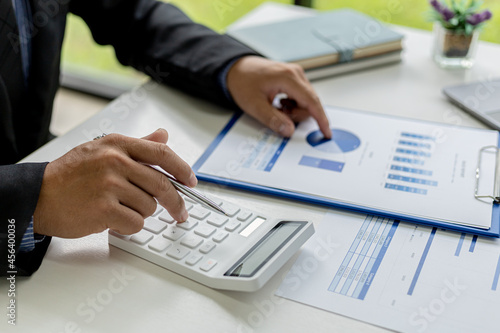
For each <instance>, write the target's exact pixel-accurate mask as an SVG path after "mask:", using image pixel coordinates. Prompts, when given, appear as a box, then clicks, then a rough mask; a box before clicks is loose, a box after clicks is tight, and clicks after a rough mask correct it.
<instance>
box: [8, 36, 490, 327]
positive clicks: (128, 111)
mask: <svg viewBox="0 0 500 333" xmlns="http://www.w3.org/2000/svg"><path fill="white" fill-rule="evenodd" d="M397 29H398V30H400V31H401V32H403V33H404V34H405V35H406V38H405V42H404V44H405V51H404V54H403V62H402V63H401V64H397V65H391V66H388V67H382V68H377V69H371V70H366V71H363V72H358V73H352V74H348V75H343V76H338V77H332V78H329V79H325V80H321V81H316V82H314V83H313V84H314V87H315V88H316V91H317V93H318V94H319V96H320V98H321V99H322V101H323V102H324V103H325V104H330V105H337V106H342V107H348V108H355V109H363V110H369V111H374V112H379V113H386V114H392V115H400V116H407V117H411V118H418V119H425V120H431V121H437V122H443V123H451V124H456V125H460V126H462V125H463V126H475V127H483V125H481V123H479V122H478V121H476V120H475V119H473V118H471V117H470V116H469V115H467V114H465V113H464V112H462V111H460V110H459V109H457V108H456V107H454V106H452V105H451V104H450V103H448V102H447V100H446V99H445V97H444V96H443V95H442V93H441V88H442V87H443V86H445V85H449V84H459V83H464V82H469V81H473V80H488V79H490V78H492V77H494V76H495V75H496V76H500V66H499V64H498V59H500V46H497V45H493V44H488V43H481V44H480V46H479V50H478V55H477V63H476V65H475V66H474V67H473V69H471V70H443V69H440V68H438V67H437V66H436V65H435V64H434V63H433V61H432V60H431V56H430V53H431V41H432V38H431V34H430V33H429V32H423V31H418V30H413V29H408V28H397ZM146 88H147V89H146ZM230 117H231V113H230V112H229V111H227V110H223V109H220V108H218V107H216V106H213V105H211V104H208V103H206V102H204V101H200V100H197V99H195V98H193V97H190V96H187V95H184V94H183V93H180V92H178V91H175V90H172V89H168V88H164V87H160V86H157V85H154V84H153V85H147V86H145V87H141V88H138V89H135V90H133V91H132V92H130V93H128V94H125V95H123V96H122V97H120V98H119V99H117V100H115V101H114V102H112V103H111V104H110V105H109V106H108V107H106V108H105V109H104V110H102V112H100V113H98V114H97V115H96V116H94V117H93V118H91V119H90V120H88V121H87V122H85V123H84V124H82V125H81V126H78V127H77V128H75V129H74V130H72V131H71V132H70V133H68V134H67V135H64V136H62V137H60V138H58V139H56V140H54V141H52V142H51V143H49V144H47V145H46V146H44V147H43V148H41V149H40V150H38V151H37V152H35V153H34V154H32V155H31V156H29V157H28V159H27V160H29V161H46V160H49V161H50V160H53V159H55V158H56V157H58V156H60V155H62V154H63V153H65V152H66V151H68V150H69V149H70V148H71V147H73V146H75V145H77V144H79V143H81V142H84V141H87V140H90V139H92V138H93V137H94V136H96V135H98V134H100V133H102V132H107V133H109V132H117V133H123V134H127V135H130V136H143V135H146V134H148V133H150V132H152V131H154V130H155V129H157V128H158V127H163V128H166V129H167V130H168V132H169V134H170V140H169V144H170V146H171V147H172V148H173V149H174V150H175V151H176V152H177V153H178V154H179V155H180V156H181V157H183V158H184V159H185V160H186V161H187V162H188V163H191V164H192V163H194V162H195V161H196V159H197V158H198V157H199V156H200V155H201V153H202V152H203V151H204V150H205V148H206V147H207V146H208V144H209V143H210V142H211V141H212V139H213V138H214V137H215V136H216V135H217V134H218V132H219V131H220V130H221V129H222V127H223V126H224V125H225V123H226V122H227V121H228V120H229V119H230ZM331 122H332V123H335V119H331ZM374 130H376V129H374ZM199 188H200V189H201V190H205V191H207V192H212V193H215V194H216V195H219V196H221V197H222V198H224V199H227V200H233V201H235V202H237V203H239V204H240V205H248V206H249V207H253V208H256V209H261V210H262V211H264V212H267V213H273V214H275V215H279V216H281V217H283V218H286V217H293V218H299V219H309V220H312V221H314V222H315V223H318V222H320V221H321V219H322V216H323V215H324V213H325V211H326V209H325V208H323V207H319V206H310V205H306V204H302V203H298V202H292V201H286V200H282V199H277V198H272V197H265V198H264V197H262V196H261V195H258V194H252V193H247V192H242V191H236V190H228V189H225V190H222V189H215V190H214V188H211V187H210V186H209V185H207V184H201V185H200V186H199ZM295 258H296V257H294V259H295ZM292 263H293V260H291V261H290V262H288V263H287V264H286V265H285V267H284V268H282V269H281V271H279V272H278V274H276V275H275V276H274V277H273V278H272V279H271V280H270V282H269V283H268V284H267V285H266V286H264V288H263V289H261V290H259V291H258V292H255V293H241V292H227V291H217V290H212V289H210V288H207V287H205V286H203V285H200V284H198V283H196V282H193V281H190V280H188V279H186V278H184V277H182V276H179V275H177V274H175V273H172V272H170V271H167V270H165V269H163V268H161V267H159V266H156V265H154V264H151V263H149V262H147V261H145V260H142V259H139V258H137V257H135V256H133V255H131V254H128V253H126V252H124V251H122V250H119V249H117V248H114V247H112V246H109V245H108V243H107V234H106V232H104V233H101V234H95V235H91V236H88V237H85V238H81V239H75V240H68V239H59V238H54V239H53V240H52V243H51V245H50V247H49V250H48V253H47V255H46V257H45V260H44V262H43V264H42V266H41V268H40V270H39V271H38V272H36V273H35V274H34V275H33V276H32V277H31V278H18V279H17V282H16V288H17V299H16V301H17V326H16V327H12V326H10V325H8V324H7V319H6V317H5V316H3V318H4V319H2V320H1V324H0V331H2V332H14V331H16V332H111V331H113V332H160V331H166V332H197V331H203V332H252V331H255V332H305V331H313V332H332V331H338V332H347V331H349V332H354V331H356V332H360V331H361V332H380V331H385V330H384V329H382V328H379V327H375V326H372V325H369V324H366V323H363V322H359V321H356V320H353V319H350V318H346V317H343V316H340V315H337V314H334V313H329V312H326V311H322V310H318V309H315V308H312V307H309V306H305V305H302V304H299V303H295V302H292V301H289V300H285V299H281V298H276V297H275V296H273V294H274V291H275V289H276V288H277V287H278V286H279V284H280V282H281V280H282V278H283V276H284V274H285V273H286V272H287V270H288V269H289V268H290V267H291V265H292ZM120 275H121V276H122V278H121V280H120V279H117V277H116V276H120ZM7 289H8V288H7V283H6V281H5V279H2V282H0V290H1V293H2V296H0V299H2V300H3V299H6V293H7ZM2 303H4V304H3V305H4V306H5V305H6V304H5V301H4V302H2ZM4 313H6V310H5V308H4Z"/></svg>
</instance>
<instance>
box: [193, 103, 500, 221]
mask: <svg viewBox="0 0 500 333" xmlns="http://www.w3.org/2000/svg"><path fill="white" fill-rule="evenodd" d="M325 110H326V112H327V115H328V117H329V119H330V120H331V124H332V125H333V127H332V132H333V139H332V140H325V139H324V138H323V135H322V134H321V132H320V131H319V130H318V127H317V124H316V122H315V121H314V120H313V119H308V120H306V121H304V122H302V123H300V124H299V125H298V126H297V128H296V132H295V134H294V135H293V136H292V137H291V138H290V139H286V138H282V137H280V136H278V135H276V134H274V133H273V132H271V131H270V130H268V129H265V128H263V127H262V126H261V125H259V124H258V123H257V122H256V121H255V120H253V119H251V118H250V117H247V116H242V117H241V118H240V119H238V120H237V121H236V122H235V123H234V124H232V126H230V128H228V129H227V132H226V133H223V135H222V136H220V137H219V138H218V141H217V143H218V144H217V145H216V146H215V148H214V149H213V151H209V152H208V153H209V154H208V155H205V157H206V159H205V160H204V161H202V162H203V163H202V164H201V167H200V168H199V170H197V171H198V174H199V175H203V174H205V175H213V176H217V177H221V178H223V179H228V180H235V181H239V182H243V183H247V184H257V185H262V186H264V187H266V188H272V189H280V190H285V191H288V192H291V193H300V194H304V195H311V196H314V197H319V198H326V199H333V200H334V201H336V202H340V203H344V204H347V205H355V206H362V207H364V208H369V209H371V211H372V212H377V213H378V212H380V211H383V212H391V213H394V214H396V215H397V216H407V218H408V216H411V217H418V218H421V219H432V220H436V221H442V222H446V223H456V224H460V225H468V226H473V227H477V228H483V229H488V228H490V226H491V221H492V209H493V205H492V203H491V201H490V202H487V201H480V200H477V199H475V198H474V190H475V185H476V167H477V163H478V155H479V150H480V149H481V148H482V147H484V146H492V145H493V146H497V145H498V132H496V131H491V130H484V129H473V128H464V127H457V126H450V125H445V124H438V123H430V122H423V121H418V120H409V119H405V118H397V117H391V116H384V115H379V114H375V113H369V112H361V111H354V110H347V109H340V108H333V107H326V109H325ZM481 165H482V166H481V179H480V180H481V181H480V184H479V185H480V188H479V192H481V193H488V194H490V193H492V192H493V187H494V178H495V175H494V173H495V165H496V155H495V154H494V153H486V154H484V156H483V157H482V164H481Z"/></svg>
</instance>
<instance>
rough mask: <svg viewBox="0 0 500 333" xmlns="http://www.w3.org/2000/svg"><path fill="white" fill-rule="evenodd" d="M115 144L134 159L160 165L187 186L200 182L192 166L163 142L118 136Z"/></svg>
mask: <svg viewBox="0 0 500 333" xmlns="http://www.w3.org/2000/svg"><path fill="white" fill-rule="evenodd" d="M105 138H108V137H105ZM110 139H111V138H110ZM115 144H116V145H117V146H119V147H121V148H122V149H123V150H124V151H125V152H126V153H127V154H128V155H129V156H130V157H131V158H132V159H134V160H136V161H138V162H141V163H145V164H151V165H159V166H160V167H161V168H163V170H165V171H166V172H168V173H169V174H171V175H172V176H174V177H175V178H176V179H177V180H178V181H179V182H181V183H183V184H185V185H187V186H190V187H194V186H196V184H197V183H198V181H197V179H196V176H195V174H194V172H193V170H191V167H190V166H189V165H188V164H187V163H186V162H184V160H182V159H181V158H180V157H179V156H178V155H177V154H176V153H175V152H174V151H173V150H172V149H170V147H168V146H167V145H165V144H163V143H159V142H152V141H147V140H142V139H134V138H129V137H124V136H121V137H118V136H117V137H116V141H115Z"/></svg>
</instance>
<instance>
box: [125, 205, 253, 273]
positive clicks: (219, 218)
mask: <svg viewBox="0 0 500 333" xmlns="http://www.w3.org/2000/svg"><path fill="white" fill-rule="evenodd" d="M184 200H185V204H186V208H187V209H188V213H189V218H188V220H187V221H185V222H183V223H177V222H176V221H175V220H174V219H173V218H172V216H170V214H169V213H168V211H167V210H166V209H164V208H163V207H161V206H159V205H158V208H157V209H156V211H155V213H154V214H153V215H152V216H150V217H148V218H146V219H145V220H144V227H143V229H142V230H141V231H139V232H138V233H136V234H134V235H131V236H130V238H129V240H130V241H131V242H134V243H136V244H138V245H142V246H146V247H147V248H148V249H149V250H150V251H151V252H154V253H157V254H158V255H162V256H165V257H166V258H168V259H170V260H174V261H179V262H182V263H183V264H186V265H187V266H189V267H192V268H193V269H198V270H201V271H203V272H209V271H210V270H211V269H212V268H213V267H215V266H216V265H217V262H218V260H217V258H216V257H210V256H211V255H212V253H214V249H215V248H217V247H218V246H221V244H222V243H223V242H224V241H226V240H227V239H228V238H229V237H231V235H233V234H236V232H237V231H239V230H240V228H242V226H244V225H246V224H247V223H248V222H250V221H251V220H252V218H251V217H252V215H253V214H252V212H250V211H247V210H242V209H241V208H240V207H238V206H236V205H234V204H231V203H227V202H223V201H222V200H220V199H215V200H216V201H215V202H217V204H219V205H220V206H221V207H223V208H224V209H225V210H226V212H227V213H228V215H229V217H228V216H224V215H222V214H219V213H216V212H214V211H212V210H211V209H208V208H206V207H204V206H202V205H201V204H198V203H196V202H195V201H194V200H192V199H189V198H187V197H184Z"/></svg>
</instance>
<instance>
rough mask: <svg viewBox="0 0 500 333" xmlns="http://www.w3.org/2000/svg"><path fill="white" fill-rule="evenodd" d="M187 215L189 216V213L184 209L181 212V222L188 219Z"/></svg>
mask: <svg viewBox="0 0 500 333" xmlns="http://www.w3.org/2000/svg"><path fill="white" fill-rule="evenodd" d="M188 217H189V214H188V212H187V210H185V209H184V211H183V212H182V214H181V219H182V222H184V221H186V220H187V219H188Z"/></svg>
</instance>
